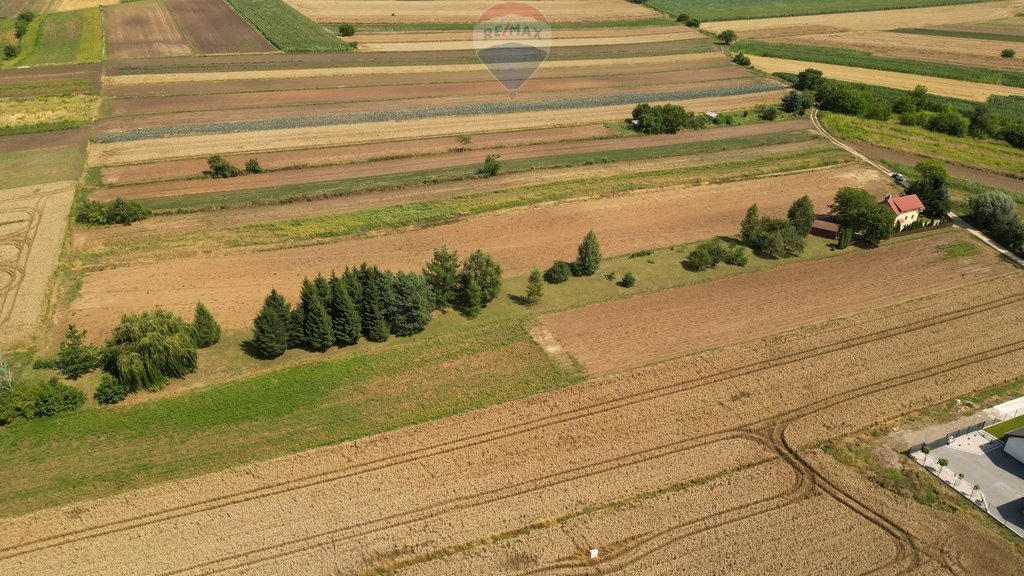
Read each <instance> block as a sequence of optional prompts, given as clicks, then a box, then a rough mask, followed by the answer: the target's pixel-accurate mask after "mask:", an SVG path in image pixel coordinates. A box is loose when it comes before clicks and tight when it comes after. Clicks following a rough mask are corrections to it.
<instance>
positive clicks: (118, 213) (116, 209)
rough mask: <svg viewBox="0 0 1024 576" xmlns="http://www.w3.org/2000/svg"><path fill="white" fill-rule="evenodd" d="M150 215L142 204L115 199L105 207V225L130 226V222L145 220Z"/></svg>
mask: <svg viewBox="0 0 1024 576" xmlns="http://www.w3.org/2000/svg"><path fill="white" fill-rule="evenodd" d="M151 215H152V212H150V211H149V210H148V209H146V208H145V207H144V206H143V205H142V204H139V203H138V202H135V201H132V200H125V199H123V198H117V199H115V200H114V201H113V202H111V203H110V205H109V206H107V224H123V225H125V226H131V224H132V222H138V221H139V220H145V219H146V218H149V217H150V216H151Z"/></svg>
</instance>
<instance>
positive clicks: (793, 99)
mask: <svg viewBox="0 0 1024 576" xmlns="http://www.w3.org/2000/svg"><path fill="white" fill-rule="evenodd" d="M813 105H814V102H812V101H811V99H810V97H808V96H807V95H806V94H801V93H800V92H797V91H796V90H790V92H789V93H788V94H786V95H785V96H783V97H782V111H783V112H787V113H789V114H801V115H802V114H803V113H804V112H806V111H807V110H808V109H809V108H810V107H811V106H813Z"/></svg>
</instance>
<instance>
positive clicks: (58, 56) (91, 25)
mask: <svg viewBox="0 0 1024 576" xmlns="http://www.w3.org/2000/svg"><path fill="white" fill-rule="evenodd" d="M102 27H103V22H102V19H101V17H100V11H99V9H98V8H90V9H86V10H75V11H72V12H55V13H52V14H46V15H45V16H43V22H42V24H41V27H40V30H39V34H37V35H36V37H35V41H34V42H33V44H32V48H31V50H30V51H29V53H28V55H27V56H25V57H24V58H22V60H21V62H20V64H21V65H25V66H43V65H51V64H75V63H81V62H99V61H100V60H102V59H103V29H102Z"/></svg>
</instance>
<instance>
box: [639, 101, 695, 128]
mask: <svg viewBox="0 0 1024 576" xmlns="http://www.w3.org/2000/svg"><path fill="white" fill-rule="evenodd" d="M632 117H633V120H634V121H635V124H634V125H633V126H634V128H635V129H636V130H638V131H640V132H643V133H644V134H675V133H676V132H679V131H680V130H683V129H687V130H699V129H701V128H703V127H704V124H705V123H706V122H707V117H706V116H704V115H703V114H702V115H700V116H697V115H696V114H694V113H692V112H687V111H686V109H685V108H683V107H682V106H676V105H675V104H663V105H661V106H651V105H650V104H638V105H637V106H636V107H635V108H633V115H632Z"/></svg>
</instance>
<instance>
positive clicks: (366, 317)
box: [358, 263, 391, 342]
mask: <svg viewBox="0 0 1024 576" xmlns="http://www.w3.org/2000/svg"><path fill="white" fill-rule="evenodd" d="M358 274H359V283H360V285H361V286H362V302H361V304H360V306H359V318H360V321H361V324H362V329H363V337H364V338H366V339H367V340H369V341H370V342H384V341H386V340H387V339H388V337H389V336H390V335H391V328H390V326H389V324H388V317H389V316H390V312H391V309H390V298H389V296H390V295H389V292H390V291H391V288H390V286H388V285H387V284H388V280H389V279H388V277H387V276H386V275H385V274H384V273H383V272H381V271H380V269H378V268H377V267H376V266H372V267H371V266H367V265H366V264H365V263H364V264H362V265H361V266H360V267H359V271H358Z"/></svg>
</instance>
